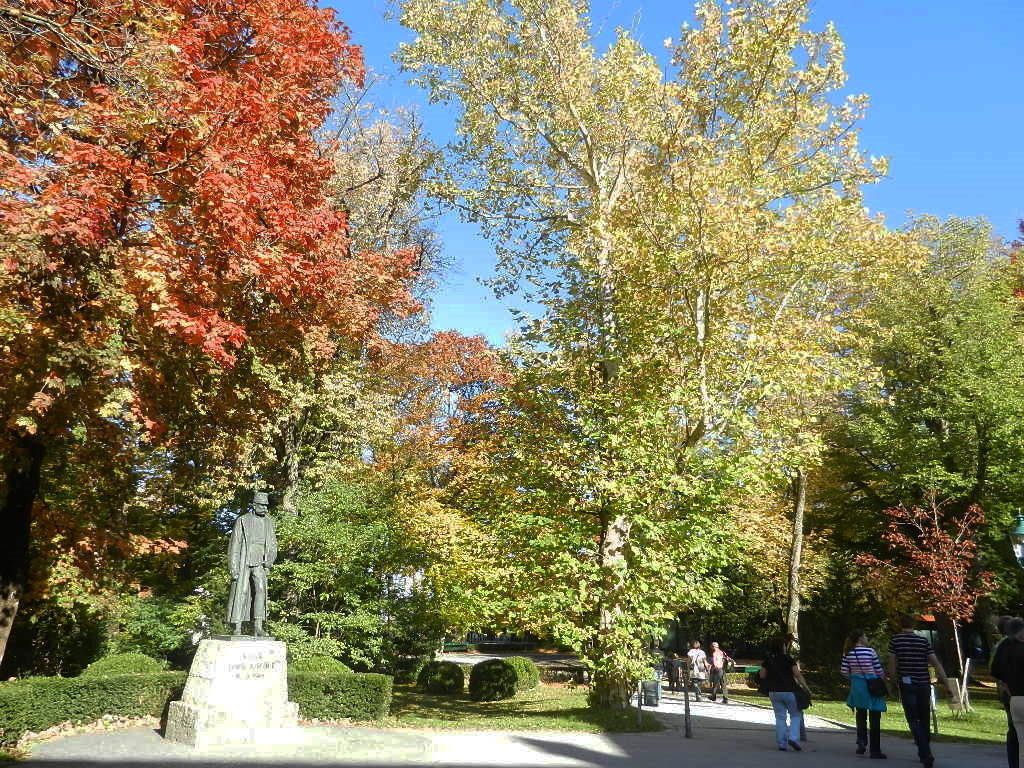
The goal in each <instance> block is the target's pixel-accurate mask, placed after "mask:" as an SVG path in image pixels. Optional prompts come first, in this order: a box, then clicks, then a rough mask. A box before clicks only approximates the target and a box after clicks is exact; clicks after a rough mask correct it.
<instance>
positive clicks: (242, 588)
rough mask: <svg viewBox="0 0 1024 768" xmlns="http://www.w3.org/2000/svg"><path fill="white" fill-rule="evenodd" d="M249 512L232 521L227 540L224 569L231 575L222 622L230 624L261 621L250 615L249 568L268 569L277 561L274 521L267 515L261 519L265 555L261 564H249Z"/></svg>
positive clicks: (250, 519)
mask: <svg viewBox="0 0 1024 768" xmlns="http://www.w3.org/2000/svg"><path fill="white" fill-rule="evenodd" d="M255 517H256V515H255V514H254V513H252V512H246V513H245V514H242V515H239V516H238V517H236V518H235V524H234V526H233V527H232V529H231V538H230V539H228V569H229V570H230V571H231V579H232V581H231V589H230V591H229V592H228V609H227V614H226V617H225V618H226V619H227V621H228V622H229V623H231V624H237V623H239V622H242V621H251V620H252V619H253V618H259V619H263V618H266V617H264V616H256V617H254V616H253V615H252V584H251V581H252V580H251V579H250V578H249V568H250V566H255V565H263V566H265V567H266V568H270V566H272V565H273V564H274V561H275V560H276V559H277V534H276V533H275V532H274V521H273V520H272V519H271V518H270V515H265V516H264V517H263V520H264V522H265V523H266V526H265V530H266V533H267V551H266V556H265V558H264V559H263V562H262V563H256V562H252V560H253V559H255V553H254V552H252V551H251V550H250V547H249V544H250V542H251V541H252V537H253V535H254V534H253V528H254V524H253V521H254V518H255Z"/></svg>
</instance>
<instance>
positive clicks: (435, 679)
mask: <svg viewBox="0 0 1024 768" xmlns="http://www.w3.org/2000/svg"><path fill="white" fill-rule="evenodd" d="M416 687H417V688H418V689H419V690H421V691H426V692H427V693H462V690H463V689H464V688H465V687H466V674H465V672H463V671H462V665H461V664H456V663H455V662H454V661H432V662H430V663H429V664H427V666H425V667H424V668H423V669H422V671H421V672H420V675H419V678H418V679H417V680H416Z"/></svg>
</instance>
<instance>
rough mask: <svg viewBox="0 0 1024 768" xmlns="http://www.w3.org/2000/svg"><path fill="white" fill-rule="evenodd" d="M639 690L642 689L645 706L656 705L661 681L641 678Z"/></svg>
mask: <svg viewBox="0 0 1024 768" xmlns="http://www.w3.org/2000/svg"><path fill="white" fill-rule="evenodd" d="M640 690H641V691H643V695H644V706H645V707H656V706H658V700H659V699H660V698H661V683H660V682H659V681H658V680H641V681H640Z"/></svg>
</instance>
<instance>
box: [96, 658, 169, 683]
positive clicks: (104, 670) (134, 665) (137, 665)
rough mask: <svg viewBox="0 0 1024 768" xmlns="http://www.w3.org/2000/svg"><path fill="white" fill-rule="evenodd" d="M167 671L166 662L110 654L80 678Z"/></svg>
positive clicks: (97, 661)
mask: <svg viewBox="0 0 1024 768" xmlns="http://www.w3.org/2000/svg"><path fill="white" fill-rule="evenodd" d="M165 669H167V662H166V661H159V660H158V659H154V658H151V657H149V656H146V655H145V654H142V653H134V652H129V653H112V654H111V655H110V656H104V657H103V658H102V659H97V660H96V661H94V662H93V663H92V664H90V665H89V666H88V667H86V668H85V669H84V670H82V674H81V677H109V676H111V675H151V674H153V673H154V672H163V671H164V670H165Z"/></svg>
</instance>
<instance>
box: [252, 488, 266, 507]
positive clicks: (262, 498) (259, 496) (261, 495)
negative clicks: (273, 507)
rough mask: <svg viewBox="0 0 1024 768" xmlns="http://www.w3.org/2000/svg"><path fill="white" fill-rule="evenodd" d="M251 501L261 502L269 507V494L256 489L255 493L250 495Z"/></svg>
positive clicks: (254, 502)
mask: <svg viewBox="0 0 1024 768" xmlns="http://www.w3.org/2000/svg"><path fill="white" fill-rule="evenodd" d="M252 503H253V504H262V505H263V506H265V507H269V506H270V495H269V494H267V493H266V492H264V491H256V493H254V494H253V495H252Z"/></svg>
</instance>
